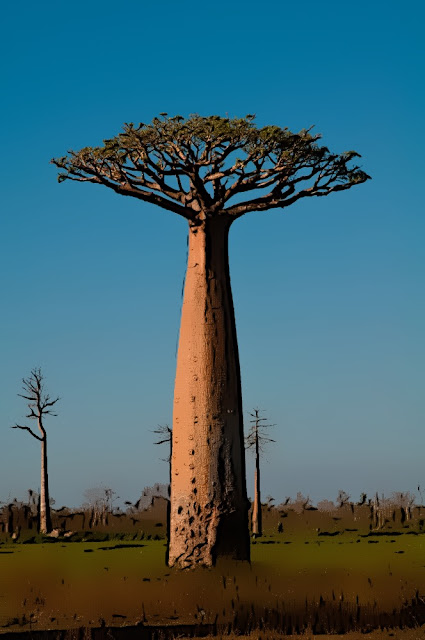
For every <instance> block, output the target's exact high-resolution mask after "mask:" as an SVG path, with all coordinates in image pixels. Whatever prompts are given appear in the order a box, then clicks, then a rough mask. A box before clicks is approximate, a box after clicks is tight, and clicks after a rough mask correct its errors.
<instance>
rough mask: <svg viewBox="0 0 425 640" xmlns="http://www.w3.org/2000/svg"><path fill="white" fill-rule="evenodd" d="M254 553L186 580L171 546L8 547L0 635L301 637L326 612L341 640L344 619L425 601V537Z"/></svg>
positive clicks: (1, 570) (261, 547)
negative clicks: (173, 563) (175, 629)
mask: <svg viewBox="0 0 425 640" xmlns="http://www.w3.org/2000/svg"><path fill="white" fill-rule="evenodd" d="M251 551H252V562H251V565H249V564H247V563H225V562H222V563H219V564H218V566H217V567H215V568H213V569H199V570H196V571H178V570H172V569H169V568H167V567H166V566H165V562H164V557H165V545H164V541H163V540H161V541H152V540H149V541H145V540H142V541H137V542H136V541H135V542H124V541H120V542H116V541H115V542H114V541H108V542H78V543H76V542H74V543H72V542H64V541H58V542H55V543H45V544H37V545H35V544H16V543H15V544H13V543H7V544H3V545H1V546H0V632H1V631H3V632H6V631H13V630H18V629H19V630H23V629H28V628H32V629H47V628H52V629H55V628H56V629H63V628H71V627H81V626H99V625H102V624H106V625H107V626H109V625H111V626H118V625H135V624H137V623H143V624H148V625H162V624H199V623H204V624H207V623H210V624H211V623H216V624H217V628H218V629H226V630H231V629H235V628H242V629H243V628H244V625H245V627H246V625H248V627H249V626H251V627H252V626H255V625H256V624H265V625H269V626H271V627H273V626H275V627H276V626H277V627H279V626H280V627H282V626H283V628H285V625H286V628H287V629H288V630H289V629H290V628H291V625H292V627H293V628H295V629H296V628H300V630H301V629H302V624H303V623H302V621H303V620H304V621H305V620H307V619H308V621H310V622H314V620H315V619H316V620H317V613H316V612H317V611H320V610H322V613H323V615H322V618H323V620H325V625H326V624H327V625H328V630H329V631H334V632H335V631H338V624H340V622H338V620H339V621H341V620H340V619H342V618H344V619H347V620H348V618H349V616H352V617H353V624H354V626H356V624H358V625H360V626H367V625H368V624H369V623H368V617H367V616H369V617H370V616H372V617H373V616H374V615H375V614H378V613H379V612H384V611H385V612H392V611H393V610H399V609H400V608H401V607H402V606H403V605H404V604H405V603H410V602H411V601H412V600H415V601H416V602H420V598H421V597H422V596H423V595H425V571H424V568H425V536H424V535H422V534H419V535H409V534H408V533H403V534H402V535H396V532H394V533H393V534H392V535H389V536H378V537H363V536H360V535H359V534H358V533H356V532H347V531H345V532H344V533H341V534H340V535H337V536H322V537H320V536H318V535H317V534H315V535H313V534H311V535H306V534H304V535H301V534H300V533H294V534H293V535H286V536H285V537H284V538H282V537H278V536H267V537H265V538H264V539H261V541H257V542H256V543H255V544H253V545H252V548H251ZM356 612H357V613H356ZM356 615H357V622H356V620H355V616H356ZM315 616H316V618H315ZM341 616H342V618H341ZM375 617H376V616H375ZM288 620H290V622H288ZM326 621H327V622H326ZM322 622H323V621H322ZM333 624H334V626H335V628H331V627H332V625H333ZM241 625H242V627H241ZM288 625H289V627H288ZM319 627H320V625H319ZM253 637H254V636H253ZM266 637H268V636H266V635H264V632H263V635H262V638H266ZM280 637H282V636H280ZM316 637H317V636H316ZM335 637H337V636H335ZM378 637H379V638H381V637H382V639H383V638H386V637H393V638H397V637H398V636H397V635H394V636H385V635H382V636H377V638H378ZM401 637H402V636H400V638H401ZM418 637H419V636H418ZM420 637H421V638H422V637H424V636H420ZM403 638H404V636H403ZM407 638H408V640H411V638H412V639H413V638H415V640H416V636H406V639H407ZM353 640H354V636H353Z"/></svg>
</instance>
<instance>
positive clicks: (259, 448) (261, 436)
mask: <svg viewBox="0 0 425 640" xmlns="http://www.w3.org/2000/svg"><path fill="white" fill-rule="evenodd" d="M249 415H250V416H251V417H252V420H250V423H251V424H252V427H251V429H250V431H249V433H248V435H247V437H246V438H245V442H246V448H247V449H253V450H254V455H255V476H254V503H253V505H252V535H253V537H255V538H257V537H259V536H261V535H263V518H262V512H261V487H260V453H263V451H264V445H265V444H266V443H267V442H275V440H273V439H272V438H269V437H268V436H267V435H266V433H267V429H268V428H269V427H274V426H276V425H274V424H267V418H262V417H261V416H260V409H254V413H250V414H249ZM270 498H271V496H270V497H269V499H268V504H270V502H271V500H273V498H271V500H270Z"/></svg>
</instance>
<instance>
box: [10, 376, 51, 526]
mask: <svg viewBox="0 0 425 640" xmlns="http://www.w3.org/2000/svg"><path fill="white" fill-rule="evenodd" d="M43 380H44V377H43V375H42V373H41V369H40V368H35V369H33V370H32V371H31V374H30V376H29V377H28V378H23V379H22V389H23V393H18V396H20V397H21V398H24V399H25V400H28V408H29V413H28V414H27V416H26V417H27V418H29V419H30V420H36V421H37V426H38V429H39V431H40V434H41V435H40V436H38V435H37V434H36V433H34V431H33V430H32V429H30V427H26V426H22V425H20V424H15V425H14V426H13V427H12V429H22V430H24V431H28V432H29V433H30V434H31V435H32V437H33V438H35V439H36V440H39V441H40V442H41V480H40V533H50V531H51V530H52V520H51V517H50V500H49V478H48V473H47V433H46V429H45V425H44V418H45V417H46V416H57V414H56V413H53V411H52V407H54V405H55V404H56V403H57V401H58V400H59V398H54V399H53V400H52V399H51V397H50V395H49V394H48V393H46V392H45V390H44V384H43Z"/></svg>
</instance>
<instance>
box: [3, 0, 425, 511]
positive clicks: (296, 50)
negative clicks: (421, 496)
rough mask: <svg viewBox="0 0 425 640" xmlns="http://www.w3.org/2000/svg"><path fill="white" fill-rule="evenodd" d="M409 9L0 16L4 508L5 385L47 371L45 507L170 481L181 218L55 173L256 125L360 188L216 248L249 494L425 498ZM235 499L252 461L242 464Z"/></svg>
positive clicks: (20, 470)
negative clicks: (58, 163)
mask: <svg viewBox="0 0 425 640" xmlns="http://www.w3.org/2000/svg"><path fill="white" fill-rule="evenodd" d="M424 19H425V9H424V4H423V3H422V2H421V1H419V0H417V1H416V2H415V1H413V2H407V3H406V2H404V3H401V2H398V1H397V2H396V1H394V0H389V1H386V2H383V1H380V0H377V1H376V2H366V1H360V2H357V3H354V4H353V3H344V2H340V1H336V0H331V1H326V0H325V1H324V2H320V3H318V2H316V1H315V0H314V1H313V0H311V1H301V2H298V3H296V2H291V3H289V2H282V1H280V0H279V1H278V0H274V1H266V2H263V3H257V2H250V1H249V0H248V1H247V0H244V1H243V2H242V1H240V0H237V1H232V2H230V3H229V4H228V3H227V2H224V1H223V0H218V1H216V2H214V3H202V2H199V1H198V2H193V1H185V0H182V1H181V2H178V3H176V2H171V1H169V0H163V1H162V2H160V3H153V2H143V1H140V0H139V1H138V2H135V1H130V2H126V3H116V2H108V1H103V2H97V1H93V2H81V1H79V0H76V1H74V2H72V3H58V2H51V1H46V2H42V3H33V2H29V1H25V0H24V1H23V2H21V3H15V4H12V3H6V5H5V6H4V8H3V10H2V26H1V38H0V47H1V59H2V72H1V73H2V80H1V85H2V94H3V97H2V101H1V105H0V109H1V114H2V124H3V126H2V154H1V158H0V162H1V180H2V187H1V191H0V198H1V202H0V204H1V223H0V224H1V227H0V229H1V231H0V235H1V237H0V267H1V268H0V278H1V285H0V286H1V314H0V331H1V332H0V335H1V365H0V426H1V439H0V499H2V500H6V499H8V498H13V497H14V496H17V497H18V498H23V497H25V492H26V490H27V489H28V488H30V487H32V488H34V489H38V487H39V446H38V443H37V442H36V441H35V440H34V439H33V438H31V436H30V435H29V434H28V433H25V432H21V431H16V430H12V429H10V428H9V427H10V425H12V424H14V423H15V422H16V421H19V422H22V421H23V420H24V415H25V403H24V401H23V400H22V399H20V398H18V397H17V395H16V394H17V393H18V392H19V390H20V380H21V378H22V377H23V376H26V375H28V373H29V372H30V370H31V368H32V367H34V366H41V367H42V368H43V370H44V373H45V375H46V381H47V386H48V388H49V390H50V391H51V393H52V394H58V395H60V396H61V402H60V405H58V409H59V416H58V418H52V419H51V420H50V421H49V423H48V432H49V464H50V482H51V493H52V495H53V497H54V498H55V499H56V501H57V503H60V504H68V505H70V506H76V505H78V504H80V503H81V502H82V500H83V492H84V490H85V489H87V488H89V487H94V486H98V485H100V484H101V483H104V484H105V485H108V486H111V487H112V488H113V489H114V490H116V491H117V492H118V495H119V496H121V497H122V499H130V500H135V499H137V497H138V496H139V495H140V492H141V490H142V489H143V487H144V486H145V485H150V484H153V483H154V482H165V481H166V479H167V466H166V464H165V463H163V462H161V461H160V458H161V457H165V455H166V452H165V451H160V449H159V447H155V446H154V445H153V444H152V443H153V440H154V435H153V434H152V433H151V431H150V430H152V429H154V428H155V427H156V425H157V424H164V423H170V424H171V416H172V395H173V382H174V374H175V354H176V342H177V336H178V327H179V317H180V307H181V287H182V281H183V276H184V271H185V260H186V227H185V221H184V220H182V219H180V218H178V216H176V215H174V214H172V213H169V212H166V211H162V210H161V209H159V208H155V207H153V206H151V205H148V204H145V203H141V202H138V201H132V199H131V198H127V199H126V198H122V197H119V196H117V195H115V194H114V193H112V192H110V191H109V190H106V189H102V188H98V187H96V186H94V185H83V184H78V183H71V182H69V183H64V184H61V185H59V184H58V183H57V181H56V169H55V167H54V166H53V165H50V164H49V160H50V158H51V157H53V156H61V155H64V154H65V153H66V151H67V150H68V149H76V150H77V149H79V148H81V147H83V146H87V145H97V144H101V142H102V139H103V138H108V137H111V136H113V135H115V134H116V133H118V132H119V130H120V128H121V125H122V123H123V122H129V121H134V122H139V121H141V120H142V121H145V122H146V121H150V120H151V119H152V118H153V117H154V116H155V115H157V114H158V113H159V112H162V111H165V112H168V113H169V114H170V115H175V114H181V115H183V116H188V115H189V114H190V113H200V114H201V115H209V114H218V115H225V114H228V115H229V116H231V117H234V116H243V115H245V114H247V113H255V114H257V124H258V125H260V126H263V125H266V124H277V125H279V126H288V127H289V128H290V129H292V130H299V129H301V128H303V127H308V126H310V125H315V127H316V129H315V130H316V131H317V132H321V133H322V134H323V142H324V143H325V144H326V145H328V146H329V147H330V149H331V150H333V151H337V152H341V151H344V150H347V149H355V150H357V151H358V152H359V153H361V154H362V159H361V163H362V166H363V168H364V170H365V171H366V172H367V173H369V174H370V175H371V176H372V177H373V180H372V181H369V182H368V183H367V184H364V185H361V186H359V187H356V188H353V189H351V190H350V191H347V192H342V193H338V194H334V195H331V196H330V197H328V198H317V199H313V198H312V199H311V200H308V201H307V200H305V201H301V202H299V203H297V204H295V205H294V206H293V207H291V208H288V209H285V210H276V211H273V212H268V213H252V214H249V216H246V217H244V218H242V219H241V220H238V222H237V223H236V224H235V225H234V227H233V228H232V232H231V243H230V245H231V246H230V252H231V253H230V264H231V276H232V285H233V292H234V301H235V308H236V321H237V328H238V335H239V346H240V356H241V366H242V385H243V396H244V408H245V409H246V410H249V409H251V408H252V407H254V406H259V407H260V408H263V409H266V410H267V416H268V417H269V418H270V421H271V422H275V423H276V424H277V425H278V426H277V427H276V428H275V429H274V435H273V437H274V438H275V439H276V444H275V445H273V446H271V447H269V450H268V453H267V456H266V458H267V460H265V464H264V472H263V493H264V496H265V495H267V494H269V493H270V494H272V495H273V496H274V497H275V498H276V499H277V500H280V499H283V498H284V497H285V496H287V495H291V496H295V494H296V492H297V491H302V492H303V493H305V494H309V495H310V496H311V497H312V499H313V500H314V501H317V500H319V499H321V498H329V499H332V498H335V497H336V495H337V492H338V489H344V490H345V491H347V492H348V493H350V494H351V495H352V496H353V497H354V498H357V497H358V495H359V493H360V492H361V491H366V492H368V493H369V495H371V494H372V493H374V492H375V491H376V490H378V491H379V492H382V491H384V492H385V493H386V494H389V493H390V492H391V491H396V490H400V491H406V490H410V491H415V490H416V488H417V485H418V484H422V485H424V487H425V467H424V448H425V428H424V427H425V425H424V413H425V411H424V408H425V394H424V392H423V383H424V362H425V353H424V351H425V349H424V326H425V317H424V316H425V304H424V272H425V268H424V267H425V264H424V262H425V261H424V252H423V246H424V231H425V222H424V209H425V207H424V197H423V179H424V178H423V175H424V154H423V149H424V144H425V135H424V125H423V120H424V114H425V99H424V98H425V95H424V92H425V88H424V87H425V84H424V71H425V64H424V60H425V48H424V40H423V25H424ZM248 469H249V476H248V493H249V494H250V495H252V493H253V486H252V459H251V458H250V457H248Z"/></svg>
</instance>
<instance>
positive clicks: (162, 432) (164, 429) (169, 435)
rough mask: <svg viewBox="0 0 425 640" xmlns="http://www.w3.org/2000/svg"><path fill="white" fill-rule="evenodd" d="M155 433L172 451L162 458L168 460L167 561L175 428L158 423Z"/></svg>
mask: <svg viewBox="0 0 425 640" xmlns="http://www.w3.org/2000/svg"><path fill="white" fill-rule="evenodd" d="M153 432H154V433H156V434H158V435H159V436H160V438H159V440H158V441H157V442H155V444H168V446H169V448H170V453H169V455H168V457H167V458H162V460H163V462H168V474H169V484H168V502H167V551H166V554H165V557H166V562H167V564H168V559H169V555H170V520H171V458H172V456H173V430H172V428H171V427H170V426H169V425H168V424H162V425H158V428H157V429H154V431H153Z"/></svg>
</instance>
